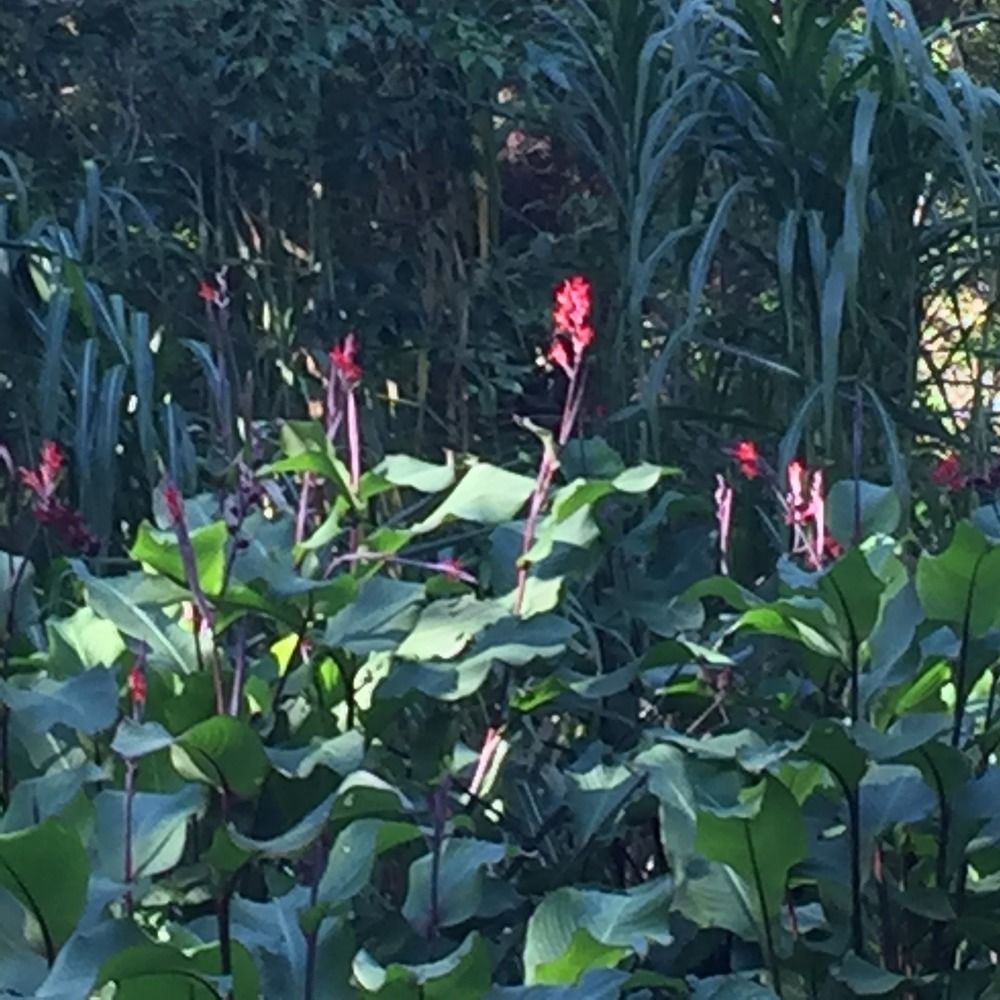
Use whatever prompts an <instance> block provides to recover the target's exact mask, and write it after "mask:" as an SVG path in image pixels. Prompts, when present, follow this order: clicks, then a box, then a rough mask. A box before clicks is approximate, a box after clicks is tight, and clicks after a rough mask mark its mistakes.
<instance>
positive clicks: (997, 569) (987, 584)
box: [917, 521, 1000, 638]
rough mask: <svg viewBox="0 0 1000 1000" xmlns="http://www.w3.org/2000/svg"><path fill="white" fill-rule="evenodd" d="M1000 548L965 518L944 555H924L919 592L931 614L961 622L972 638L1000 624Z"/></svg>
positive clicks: (921, 558) (960, 624) (945, 620)
mask: <svg viewBox="0 0 1000 1000" xmlns="http://www.w3.org/2000/svg"><path fill="white" fill-rule="evenodd" d="M998 588H1000V548H995V547H994V546H992V545H991V544H990V543H989V542H987V540H986V539H985V538H984V537H983V534H982V532H981V531H979V530H978V529H977V528H974V527H973V526H972V525H971V524H969V523H968V522H967V521H962V522H961V523H960V524H959V525H958V526H957V527H956V528H955V534H954V535H953V536H952V540H951V544H950V545H949V546H948V548H947V549H945V550H944V552H942V553H941V554H940V555H936V556H935V555H929V554H927V553H924V554H923V555H921V557H920V560H919V562H918V563H917V593H918V594H919V595H920V601H921V603H922V604H923V606H924V611H925V613H926V614H927V617H928V618H933V619H935V620H937V621H942V622H949V623H951V624H953V625H958V626H959V628H961V629H962V630H963V631H966V632H967V633H968V635H969V636H970V637H972V638H975V637H977V636H981V635H983V634H985V633H986V632H987V631H988V630H989V629H991V628H995V627H996V626H997V625H998V624H1000V602H998V601H997V600H996V599H995V595H996V594H997V592H998Z"/></svg>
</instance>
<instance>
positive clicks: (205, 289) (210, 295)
mask: <svg viewBox="0 0 1000 1000" xmlns="http://www.w3.org/2000/svg"><path fill="white" fill-rule="evenodd" d="M198 298H199V299H202V300H203V301H204V302H207V303H208V304H209V305H214V304H215V301H216V299H217V298H218V293H217V292H216V290H215V287H214V286H213V285H212V283H211V282H210V281H200V282H198Z"/></svg>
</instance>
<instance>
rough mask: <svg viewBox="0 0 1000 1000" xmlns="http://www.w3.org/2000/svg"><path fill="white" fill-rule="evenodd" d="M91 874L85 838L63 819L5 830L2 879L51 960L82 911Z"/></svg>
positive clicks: (0, 845)
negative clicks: (25, 827) (15, 829)
mask: <svg viewBox="0 0 1000 1000" xmlns="http://www.w3.org/2000/svg"><path fill="white" fill-rule="evenodd" d="M89 877H90V864H89V862H88V860H87V852H86V850H85V849H84V847H83V844H81V843H80V840H79V838H78V837H77V836H76V834H74V833H72V832H71V831H70V830H68V829H67V828H66V827H65V826H63V825H62V824H61V823H60V822H59V821H58V820H54V819H50V820H46V821H45V822H44V823H41V824H40V825H38V826H35V827H32V828H30V829H27V830H20V831H18V832H17V833H4V834H0V885H2V886H3V887H4V888H5V889H6V890H7V891H8V892H9V893H10V894H11V895H12V896H14V898H15V899H17V901H18V902H19V903H20V904H21V905H22V906H23V907H24V909H25V911H26V913H27V915H28V917H29V919H30V921H31V922H32V925H33V931H34V933H35V934H36V935H37V940H38V944H39V946H40V947H39V951H41V952H42V954H43V955H45V957H46V958H47V959H48V960H49V961H50V962H52V961H54V960H55V956H56V953H57V952H58V950H59V948H60V947H62V945H63V943H64V942H65V941H66V940H67V939H68V938H69V936H70V935H71V934H72V933H73V930H74V929H75V928H76V924H77V921H78V920H79V919H80V915H81V914H82V913H83V908H84V904H85V902H86V898H87V882H88V879H89Z"/></svg>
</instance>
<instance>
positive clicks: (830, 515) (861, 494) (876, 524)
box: [826, 479, 902, 546]
mask: <svg viewBox="0 0 1000 1000" xmlns="http://www.w3.org/2000/svg"><path fill="white" fill-rule="evenodd" d="M901 516H902V507H901V505H900V502H899V495H898V494H897V492H896V490H895V488H894V487H892V486H879V485H877V484H876V483H869V482H866V481H865V480H863V479H860V480H854V479H841V480H840V481H839V482H836V483H834V484H833V486H831V487H830V492H829V494H828V495H827V498H826V524H827V528H828V529H829V531H830V534H832V535H833V537H834V538H836V539H837V541H838V542H840V544H841V545H845V546H846V545H851V544H853V543H854V542H855V538H854V533H855V532H854V528H855V520H857V522H858V527H859V528H860V534H859V537H858V538H857V539H856V540H857V541H859V542H860V541H861V540H863V539H865V538H869V537H870V536H871V535H891V534H892V533H893V532H894V531H895V530H896V529H897V528H898V527H899V521H900V517H901Z"/></svg>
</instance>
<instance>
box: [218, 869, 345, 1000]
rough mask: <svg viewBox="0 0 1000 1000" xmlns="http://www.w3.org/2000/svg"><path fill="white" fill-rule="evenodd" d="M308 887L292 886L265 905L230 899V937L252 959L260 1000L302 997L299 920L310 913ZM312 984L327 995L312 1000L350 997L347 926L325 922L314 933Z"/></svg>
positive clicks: (304, 959) (304, 964) (304, 961)
mask: <svg viewBox="0 0 1000 1000" xmlns="http://www.w3.org/2000/svg"><path fill="white" fill-rule="evenodd" d="M309 906H310V891H309V888H308V887H307V886H301V885H300V886H295V887H294V888H292V889H291V891H289V892H286V893H285V894H284V895H282V896H276V897H274V898H271V899H268V900H267V901H266V902H257V901H255V900H250V899H244V898H243V897H241V896H236V897H234V898H233V900H232V903H231V904H230V908H229V919H230V922H231V924H232V932H233V937H234V938H235V939H236V940H238V941H239V942H240V944H242V945H243V946H244V947H245V948H246V949H247V950H248V951H249V952H250V953H251V954H252V955H253V957H254V958H255V959H256V963H257V967H258V969H259V970H260V978H261V984H260V985H261V997H262V998H265V1000H266V998H269V997H276V998H277V997H286V996H287V997H305V995H306V990H305V980H306V970H307V968H308V964H309V963H308V958H307V949H306V936H305V934H303V932H302V931H303V928H302V924H301V922H300V921H301V918H302V915H303V914H304V913H305V912H306V911H307V910H308V909H309ZM316 934H317V937H316V953H315V959H316V967H315V981H316V982H317V983H321V984H322V985H323V989H325V990H326V993H323V992H317V997H316V1000H320V998H323V997H329V998H330V1000H340V998H341V997H342V998H344V1000H347V998H349V997H351V996H353V993H352V990H351V988H350V986H349V985H348V979H349V977H350V973H351V960H352V959H353V957H354V954H355V945H354V935H353V933H352V931H351V927H350V925H349V924H346V925H345V924H344V923H343V922H342V921H340V920H336V919H331V918H327V919H325V920H323V922H322V923H321V924H320V925H319V927H318V928H317V931H316Z"/></svg>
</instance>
